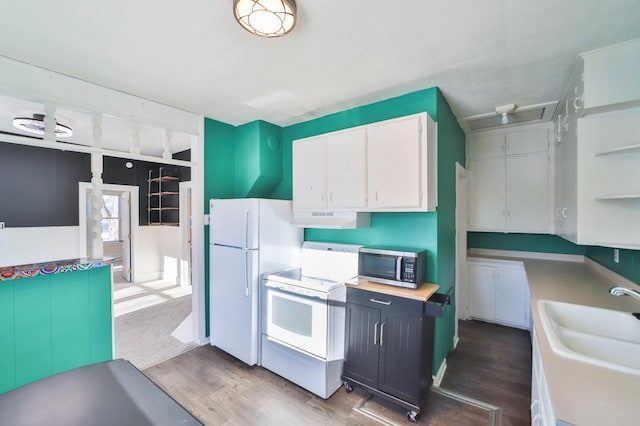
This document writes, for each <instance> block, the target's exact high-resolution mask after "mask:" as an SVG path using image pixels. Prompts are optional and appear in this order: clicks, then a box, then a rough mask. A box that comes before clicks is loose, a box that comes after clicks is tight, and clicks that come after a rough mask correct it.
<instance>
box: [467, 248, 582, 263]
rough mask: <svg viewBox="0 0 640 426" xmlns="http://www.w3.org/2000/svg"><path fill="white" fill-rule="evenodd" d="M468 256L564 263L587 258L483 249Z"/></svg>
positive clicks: (470, 250) (471, 251) (473, 251)
mask: <svg viewBox="0 0 640 426" xmlns="http://www.w3.org/2000/svg"><path fill="white" fill-rule="evenodd" d="M467 255H468V256H470V257H473V256H474V255H475V256H489V257H491V256H497V257H512V258H520V259H538V260H561V261H564V262H578V263H583V262H584V259H585V257H584V256H583V255H581V254H561V253H541V252H536V251H516V250H493V249H482V248H471V249H469V250H467Z"/></svg>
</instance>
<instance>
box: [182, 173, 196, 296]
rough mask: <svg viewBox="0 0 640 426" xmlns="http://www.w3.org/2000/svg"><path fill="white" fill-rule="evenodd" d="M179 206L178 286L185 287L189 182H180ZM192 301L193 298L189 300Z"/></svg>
mask: <svg viewBox="0 0 640 426" xmlns="http://www.w3.org/2000/svg"><path fill="white" fill-rule="evenodd" d="M179 188H180V189H179V192H180V195H179V205H180V221H179V222H180V232H179V235H180V236H179V239H180V250H179V252H180V261H179V267H178V268H179V277H180V278H179V279H180V286H181V287H186V286H189V285H191V263H192V261H191V257H192V254H191V247H190V245H191V241H190V240H191V236H190V235H189V233H190V232H191V229H190V228H191V216H193V211H192V210H191V198H192V195H191V190H192V188H193V185H191V181H188V182H180V184H179ZM191 299H192V300H193V297H192V298H191Z"/></svg>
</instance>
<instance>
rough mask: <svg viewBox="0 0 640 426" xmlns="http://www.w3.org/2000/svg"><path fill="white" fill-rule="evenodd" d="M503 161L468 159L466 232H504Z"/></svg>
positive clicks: (502, 159)
mask: <svg viewBox="0 0 640 426" xmlns="http://www.w3.org/2000/svg"><path fill="white" fill-rule="evenodd" d="M504 162H505V160H504V157H502V158H490V159H486V160H481V161H470V162H469V164H468V165H467V168H468V176H469V189H468V191H469V192H468V193H469V231H504V229H505V226H506V210H505V209H506V206H505V199H506V196H505V189H506V184H505V182H506V180H505V176H506V175H505V164H504Z"/></svg>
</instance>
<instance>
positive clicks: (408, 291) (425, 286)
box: [346, 279, 440, 302]
mask: <svg viewBox="0 0 640 426" xmlns="http://www.w3.org/2000/svg"><path fill="white" fill-rule="evenodd" d="M346 285H347V287H354V288H359V289H361V290H368V291H373V292H375V293H381V294H388V295H390V296H398V297H404V298H406V299H413V300H419V301H421V302H426V301H427V300H429V298H430V297H431V296H433V294H434V293H435V292H436V291H438V288H440V287H439V286H438V285H437V284H431V283H422V284H420V286H419V287H418V288H415V289H414V288H406V287H397V286H393V285H388V284H378V283H373V282H371V281H367V280H363V279H358V280H357V281H353V282H347V283H346Z"/></svg>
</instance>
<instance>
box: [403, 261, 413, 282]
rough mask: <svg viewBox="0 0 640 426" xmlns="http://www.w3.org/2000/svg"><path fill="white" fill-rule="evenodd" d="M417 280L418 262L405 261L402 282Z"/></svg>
mask: <svg viewBox="0 0 640 426" xmlns="http://www.w3.org/2000/svg"><path fill="white" fill-rule="evenodd" d="M415 279H416V260H415V259H404V261H403V262H402V281H406V282H415Z"/></svg>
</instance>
